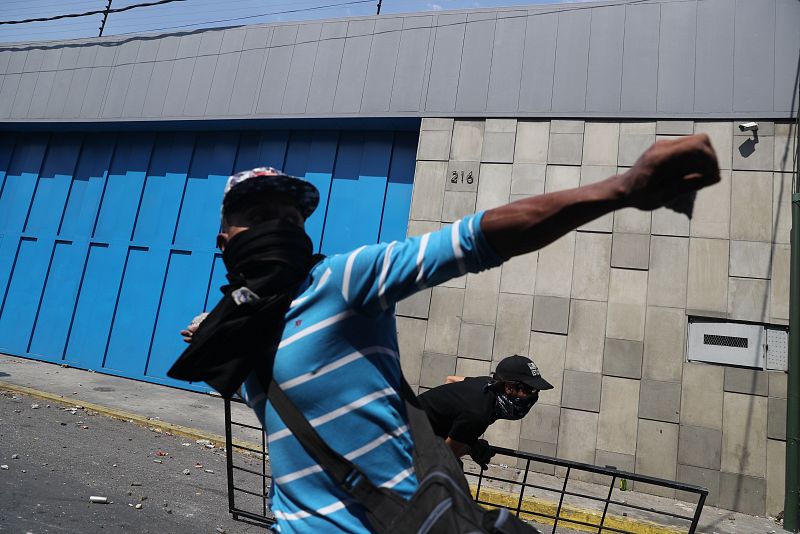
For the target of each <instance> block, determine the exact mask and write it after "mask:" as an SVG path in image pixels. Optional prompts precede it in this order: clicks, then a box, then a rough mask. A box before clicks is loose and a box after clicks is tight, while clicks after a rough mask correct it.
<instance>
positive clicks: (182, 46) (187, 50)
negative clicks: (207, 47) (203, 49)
mask: <svg viewBox="0 0 800 534" xmlns="http://www.w3.org/2000/svg"><path fill="white" fill-rule="evenodd" d="M202 38H203V35H202V34H200V33H190V34H188V35H181V36H180V37H179V38H178V51H177V52H176V53H175V59H187V58H190V57H197V53H198V51H199V50H200V40H201V39H202Z"/></svg>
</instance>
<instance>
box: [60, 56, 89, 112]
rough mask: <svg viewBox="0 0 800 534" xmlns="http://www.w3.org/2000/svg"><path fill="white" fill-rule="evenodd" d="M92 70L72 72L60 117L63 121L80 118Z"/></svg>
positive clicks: (85, 69)
mask: <svg viewBox="0 0 800 534" xmlns="http://www.w3.org/2000/svg"><path fill="white" fill-rule="evenodd" d="M91 74H92V69H90V68H82V69H75V70H73V71H72V80H70V84H69V92H68V93H67V100H66V102H64V111H63V112H62V113H61V117H62V118H64V119H77V118H80V116H81V108H82V107H83V98H84V97H85V96H86V87H87V86H88V85H89V77H90V76H91Z"/></svg>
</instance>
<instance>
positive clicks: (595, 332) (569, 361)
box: [565, 300, 608, 373]
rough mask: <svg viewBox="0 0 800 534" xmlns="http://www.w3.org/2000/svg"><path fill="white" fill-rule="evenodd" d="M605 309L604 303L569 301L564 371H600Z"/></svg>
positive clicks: (604, 329)
mask: <svg viewBox="0 0 800 534" xmlns="http://www.w3.org/2000/svg"><path fill="white" fill-rule="evenodd" d="M607 306H608V305H607V304H606V303H605V302H595V301H590V300H572V301H571V303H570V313H569V330H568V332H567V334H568V335H567V353H566V361H565V367H566V368H567V369H571V370H573V371H585V372H589V373H600V372H602V370H603V346H604V343H605V331H606V308H607Z"/></svg>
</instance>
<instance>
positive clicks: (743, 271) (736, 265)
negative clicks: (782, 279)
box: [728, 241, 772, 278]
mask: <svg viewBox="0 0 800 534" xmlns="http://www.w3.org/2000/svg"><path fill="white" fill-rule="evenodd" d="M771 257H772V247H771V246H770V244H769V243H763V242H760V241H731V255H730V266H729V267H728V273H729V274H730V275H731V276H739V277H742V278H769V277H770V263H771Z"/></svg>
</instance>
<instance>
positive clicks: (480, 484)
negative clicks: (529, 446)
mask: <svg viewBox="0 0 800 534" xmlns="http://www.w3.org/2000/svg"><path fill="white" fill-rule="evenodd" d="M492 450H493V451H494V452H495V453H497V454H504V455H506V456H510V457H513V458H517V459H518V460H523V461H524V463H525V467H524V468H522V467H520V468H519V470H520V472H521V474H522V479H521V480H520V479H519V478H518V477H516V476H515V477H513V478H512V477H507V476H498V475H496V474H488V472H484V471H480V470H479V472H477V473H471V472H468V471H465V475H467V478H468V480H469V479H470V478H473V479H474V478H477V487H476V489H475V501H476V502H477V503H478V504H481V505H484V506H491V507H500V508H506V509H508V510H510V511H512V512H514V513H515V514H516V515H517V516H518V517H519V516H521V517H522V518H523V519H527V520H532V521H535V522H537V523H540V522H545V523H546V524H548V525H549V524H552V526H553V530H552V532H553V533H555V532H556V529H557V528H558V526H559V524H561V526H563V527H565V528H569V526H570V525H575V526H578V527H579V528H580V529H581V530H586V527H588V528H591V529H592V530H594V529H596V530H597V532H598V533H601V532H617V533H622V534H633V532H632V531H630V530H625V529H624V528H620V527H615V526H612V525H608V524H607V521H608V519H609V517H610V515H609V507H610V506H614V507H616V508H619V509H627V510H636V511H637V512H645V513H647V515H649V516H656V517H658V516H660V517H665V518H670V519H671V520H672V521H673V522H674V521H675V520H677V521H678V522H680V523H683V525H686V526H687V532H688V533H689V534H694V532H695V531H696V529H697V525H698V522H699V521H700V514H701V513H702V511H703V506H704V505H705V501H706V497H707V496H708V490H707V489H706V488H702V487H700V486H694V485H692V484H684V483H681V482H675V481H672V480H665V479H661V478H655V477H651V476H647V475H640V474H636V473H629V472H627V471H621V470H619V469H616V468H614V467H611V466H609V467H600V466H596V465H590V464H584V463H580V462H573V461H570V460H561V459H558V458H551V457H549V456H542V455H540V454H534V453H529V452H522V451H514V450H511V449H504V448H502V447H492ZM532 462H536V463H538V464H547V465H552V466H555V467H560V468H562V469H563V470H564V471H563V481H562V480H561V476H562V475H561V474H559V476H558V479H557V480H558V482H559V483H560V487H557V486H549V487H548V486H544V485H542V484H539V483H536V482H531V481H530V480H529V479H530V477H531V475H532V474H533V473H535V471H532V470H531V463H532ZM518 465H519V464H518ZM576 471H578V472H583V473H588V474H591V475H594V476H592V477H591V478H593V479H594V480H593V481H592V482H591V483H592V484H595V487H596V486H600V487H602V486H604V484H603V485H600V484H598V483H597V481H596V480H597V478H598V477H609V478H610V482H609V484H608V492H607V493H605V492H604V493H603V494H602V495H592V494H589V493H587V492H585V491H584V492H577V491H571V490H568V489H567V487H568V484H569V482H570V480H571V479H570V476H571V475H572V474H573V473H574V472H576ZM553 478H555V477H553ZM623 480H624V481H625V483H626V484H627V482H628V481H630V482H638V483H642V484H649V485H652V486H659V487H662V488H668V489H672V490H676V491H682V492H686V493H689V494H695V495H697V503H696V504H695V508H694V513H693V514H691V515H683V514H677V513H674V512H669V511H666V510H659V509H656V508H653V507H651V506H642V505H637V504H632V503H629V502H627V501H626V500H620V499H616V498H614V497H613V495H614V489H615V487H616V485H617V482H618V481H623ZM486 481H493V482H495V483H500V484H502V485H511V486H518V487H519V491H518V493H517V494H516V499H514V500H509V499H508V498H503V499H497V498H495V499H491V497H490V498H488V499H487V498H482V497H481V491H482V490H483V491H484V493H488V492H487V491H486V489H487V488H486V485H485V482H486ZM534 489H538V490H540V491H545V492H547V493H550V494H554V495H557V496H558V503H557V505H556V504H555V503H553V504H554V506H555V511H554V513H549V512H548V511H546V510H547V509H548V508H550V507H549V506H547V504H548V503H542V502H541V501H539V502H536V501H534V499H533V498H532V497H529V498H528V500H527V501H526V490H534ZM503 493H504V495H505V496H507V495H508V492H507V491H505V492H503ZM568 496H569V497H576V498H580V499H586V500H588V501H589V502H592V503H598V504H599V505H602V513H600V514H599V521H598V522H589V521H586V520H582V519H577V518H576V517H570V516H575V515H578V514H573V513H571V508H569V507H567V506H565V502H564V499H565V497H568ZM514 501H515V502H514ZM537 504H538V506H537ZM537 507H538V508H539V509H537ZM598 512H599V510H598ZM586 515H587V514H580V515H579V516H580V517H586ZM624 516H625V514H623V517H624ZM645 520H646V521H649V522H652V521H651V520H650V519H645Z"/></svg>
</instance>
